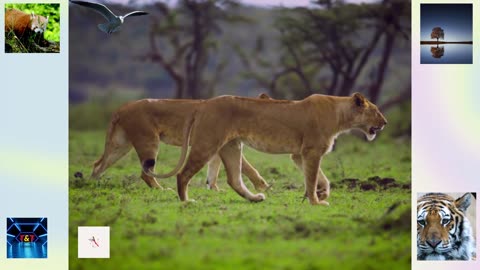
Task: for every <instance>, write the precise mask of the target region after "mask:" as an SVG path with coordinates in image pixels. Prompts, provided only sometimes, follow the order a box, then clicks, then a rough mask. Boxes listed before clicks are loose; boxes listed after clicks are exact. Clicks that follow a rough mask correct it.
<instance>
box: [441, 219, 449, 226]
mask: <svg viewBox="0 0 480 270" xmlns="http://www.w3.org/2000/svg"><path fill="white" fill-rule="evenodd" d="M449 222H450V219H448V218H444V219H442V224H443V225H447V224H448V223H449Z"/></svg>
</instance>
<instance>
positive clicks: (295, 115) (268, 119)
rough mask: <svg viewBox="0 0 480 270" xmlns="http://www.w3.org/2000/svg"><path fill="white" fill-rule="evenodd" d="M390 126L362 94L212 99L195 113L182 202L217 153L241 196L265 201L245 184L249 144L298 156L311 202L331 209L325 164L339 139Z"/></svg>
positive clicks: (182, 180)
mask: <svg viewBox="0 0 480 270" xmlns="http://www.w3.org/2000/svg"><path fill="white" fill-rule="evenodd" d="M386 123H387V121H386V119H385V117H384V116H383V115H382V114H381V113H380V111H379V110H378V108H377V107H376V106H375V105H374V104H372V103H371V102H369V101H368V100H367V99H365V98H364V97H363V96H362V95H361V94H358V93H355V94H354V95H352V96H351V97H335V96H325V95H312V96H310V97H308V98H306V99H304V100H300V101H286V100H270V99H252V98H242V97H234V96H221V97H217V98H213V99H210V100H207V101H205V102H204V103H203V104H202V106H201V107H200V108H198V110H197V111H196V112H195V121H194V122H193V132H192V134H191V136H192V137H191V146H192V147H191V150H190V154H189V156H188V159H187V161H186V164H185V166H184V167H183V169H182V170H181V171H180V172H179V174H178V175H177V188H178V194H179V197H180V200H182V201H186V200H188V192H187V187H188V183H189V181H190V179H191V177H192V176H193V175H195V174H196V173H197V172H198V171H199V170H200V169H201V168H202V167H203V166H204V165H205V164H206V163H207V162H208V161H209V160H210V159H211V158H212V156H214V155H215V154H216V153H219V154H220V157H221V159H222V161H223V164H224V166H225V169H226V171H227V177H228V183H229V184H230V186H231V187H232V188H233V189H234V190H235V191H236V192H237V193H238V194H240V195H241V196H242V197H244V198H246V199H248V200H250V201H262V200H264V199H265V196H264V195H263V194H261V193H260V194H252V193H251V192H250V191H249V190H248V189H247V188H246V187H245V185H244V184H243V181H242V178H241V166H242V162H241V157H242V144H243V143H244V144H247V145H249V146H251V147H253V148H255V149H257V150H260V151H263V152H266V153H271V154H282V153H291V154H293V155H292V159H293V160H294V161H295V163H296V164H297V166H298V167H299V168H301V169H302V170H303V172H304V176H305V193H306V196H307V197H308V199H309V201H310V203H311V204H313V205H316V204H324V205H325V204H328V203H327V202H326V201H325V200H326V199H327V198H328V196H329V182H328V179H327V178H326V177H325V175H324V174H323V172H322V170H321V169H320V163H321V160H322V157H323V156H324V155H325V154H326V153H327V152H328V151H329V149H331V146H332V144H333V142H334V140H335V138H336V137H337V136H338V135H339V134H341V133H343V132H345V131H348V130H350V129H359V130H361V131H363V132H364V133H365V135H367V137H368V139H369V140H372V139H374V137H375V132H376V131H377V130H381V129H383V127H384V125H385V124H386ZM372 132H373V134H371V133H372ZM181 162H182V163H183V161H181ZM317 189H318V190H319V191H320V193H319V194H317ZM319 195H320V196H319Z"/></svg>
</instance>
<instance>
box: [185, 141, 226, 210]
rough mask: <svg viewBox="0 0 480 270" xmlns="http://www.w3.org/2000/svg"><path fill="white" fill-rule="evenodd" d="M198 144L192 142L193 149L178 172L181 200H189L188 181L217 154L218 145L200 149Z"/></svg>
mask: <svg viewBox="0 0 480 270" xmlns="http://www.w3.org/2000/svg"><path fill="white" fill-rule="evenodd" d="M197 145H198V144H195V143H193V142H192V149H191V150H190V154H189V155H188V159H187V161H186V163H185V166H183V169H182V170H181V171H180V173H178V174H177V192H178V197H179V198H180V200H181V201H188V200H189V199H188V183H190V180H191V178H192V176H194V175H195V174H196V173H197V172H198V171H200V170H201V169H202V168H203V166H205V164H207V162H208V161H209V160H210V159H211V158H212V157H213V155H215V152H216V151H217V150H218V147H210V148H209V149H205V150H204V149H200V148H198V147H197Z"/></svg>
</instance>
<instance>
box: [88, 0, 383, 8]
mask: <svg viewBox="0 0 480 270" xmlns="http://www.w3.org/2000/svg"><path fill="white" fill-rule="evenodd" d="M92 1H97V2H114V3H124V4H126V3H129V2H135V3H151V2H157V1H159V0H92ZM160 1H161V2H167V3H168V2H170V3H175V2H176V0H160ZM378 1H379V0H347V1H346V2H349V3H373V2H378ZM240 2H242V3H244V4H248V5H256V6H279V5H282V6H285V7H298V6H308V5H310V0H240Z"/></svg>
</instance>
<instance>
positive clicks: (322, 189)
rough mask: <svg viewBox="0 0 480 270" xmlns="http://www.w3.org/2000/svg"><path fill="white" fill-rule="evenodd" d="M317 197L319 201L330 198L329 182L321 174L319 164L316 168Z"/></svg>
mask: <svg viewBox="0 0 480 270" xmlns="http://www.w3.org/2000/svg"><path fill="white" fill-rule="evenodd" d="M320 163H321V162H320ZM317 196H318V199H319V200H320V201H324V200H326V199H327V198H328V197H329V196H330V182H329V181H328V179H327V177H326V176H325V174H324V173H323V171H322V168H321V164H320V165H319V167H318V183H317Z"/></svg>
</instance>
